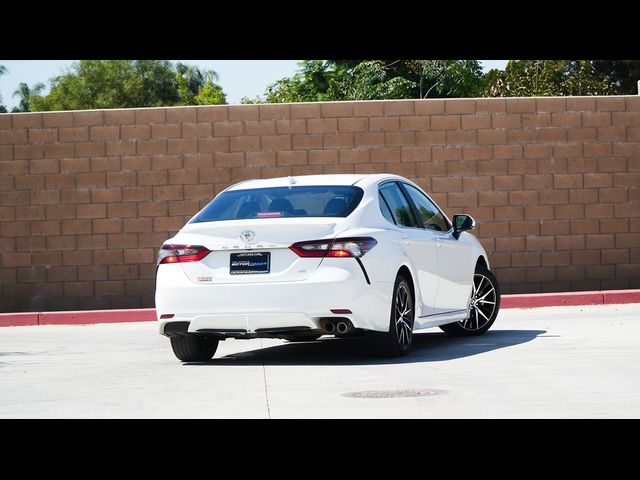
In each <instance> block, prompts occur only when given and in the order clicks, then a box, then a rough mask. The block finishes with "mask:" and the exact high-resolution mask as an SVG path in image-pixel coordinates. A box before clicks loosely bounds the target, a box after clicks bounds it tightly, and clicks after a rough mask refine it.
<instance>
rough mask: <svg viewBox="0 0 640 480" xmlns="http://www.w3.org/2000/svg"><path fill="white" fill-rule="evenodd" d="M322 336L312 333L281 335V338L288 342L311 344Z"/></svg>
mask: <svg viewBox="0 0 640 480" xmlns="http://www.w3.org/2000/svg"><path fill="white" fill-rule="evenodd" d="M321 336H322V334H321V333H313V334H307V335H304V334H302V335H283V336H282V338H283V339H284V340H287V341H288V342H313V341H315V340H317V339H319V338H320V337H321Z"/></svg>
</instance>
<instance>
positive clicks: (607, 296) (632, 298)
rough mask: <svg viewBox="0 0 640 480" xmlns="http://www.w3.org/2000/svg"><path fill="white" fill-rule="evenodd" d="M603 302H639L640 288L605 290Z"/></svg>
mask: <svg viewBox="0 0 640 480" xmlns="http://www.w3.org/2000/svg"><path fill="white" fill-rule="evenodd" d="M602 294H603V295H604V303H607V304H610V303H640V290H605V291H603V292H602Z"/></svg>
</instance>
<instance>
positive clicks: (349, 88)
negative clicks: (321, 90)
mask: <svg viewBox="0 0 640 480" xmlns="http://www.w3.org/2000/svg"><path fill="white" fill-rule="evenodd" d="M415 86H416V83H415V82H413V81H411V80H407V79H406V78H403V77H400V76H393V74H392V72H390V70H389V69H387V68H385V65H384V63H383V62H382V61H380V60H373V61H366V62H362V63H359V64H358V65H357V66H356V67H355V68H353V69H349V70H347V71H346V72H344V73H343V74H342V75H339V76H337V78H336V79H335V80H334V82H333V83H332V84H331V85H329V88H328V93H329V97H330V98H331V99H332V100H382V99H395V98H410V97H411V91H412V89H414V88H415Z"/></svg>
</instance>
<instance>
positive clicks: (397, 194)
mask: <svg viewBox="0 0 640 480" xmlns="http://www.w3.org/2000/svg"><path fill="white" fill-rule="evenodd" d="M379 192H380V195H382V198H383V199H384V200H386V202H387V205H388V207H389V209H390V210H391V215H392V216H393V219H394V221H395V223H396V224H397V225H400V226H403V227H417V226H418V222H417V221H416V218H415V217H414V216H413V211H412V210H411V206H410V205H409V201H408V200H407V198H406V197H405V196H404V193H402V190H400V187H399V186H398V184H397V183H396V182H389V183H385V184H384V185H382V186H381V187H380V190H379ZM381 208H382V206H381ZM382 214H383V215H384V210H383V212H382Z"/></svg>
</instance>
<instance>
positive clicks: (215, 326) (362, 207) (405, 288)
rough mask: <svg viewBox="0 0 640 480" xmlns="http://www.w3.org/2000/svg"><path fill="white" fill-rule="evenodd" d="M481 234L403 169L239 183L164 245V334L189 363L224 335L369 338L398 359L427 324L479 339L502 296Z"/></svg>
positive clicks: (159, 302)
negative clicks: (477, 235)
mask: <svg viewBox="0 0 640 480" xmlns="http://www.w3.org/2000/svg"><path fill="white" fill-rule="evenodd" d="M474 226H475V222H474V220H473V218H472V217H470V216H469V215H455V216H454V217H453V222H451V221H450V220H449V218H447V216H446V215H445V214H444V213H443V212H442V210H441V209H440V208H438V206H437V205H436V204H435V202H434V201H433V200H431V198H430V197H429V196H428V195H427V194H426V193H425V192H424V191H423V190H422V189H421V188H420V187H419V186H418V185H416V184H415V183H413V182H411V181H409V180H407V179H406V178H403V177H400V176H397V175H390V174H376V175H309V176H299V177H283V178H274V179H266V180H249V181H245V182H240V183H237V184H235V185H233V186H231V187H229V188H227V189H226V190H224V191H223V192H221V193H220V194H219V195H217V196H216V197H215V198H214V199H213V200H212V201H211V202H210V203H209V204H208V205H207V206H206V207H204V208H203V209H202V210H201V211H200V212H198V213H197V214H196V215H195V216H194V217H193V218H192V219H191V220H190V221H189V222H188V223H187V224H186V225H185V226H184V227H183V228H182V229H181V230H180V231H179V232H178V233H177V234H176V235H175V236H174V237H173V238H170V239H168V240H167V241H166V242H165V244H164V245H162V248H161V249H160V252H159V256H158V270H157V280H156V296H155V301H156V310H157V316H158V322H159V329H160V333H161V334H163V335H165V336H167V337H169V338H170V340H171V346H172V347H173V351H174V353H175V355H176V357H178V359H180V360H182V361H206V360H210V359H211V358H212V357H213V355H214V353H215V351H216V348H217V346H218V342H219V341H220V340H225V339H227V338H237V339H243V338H244V339H248V338H257V337H270V338H284V339H287V340H290V341H311V340H315V339H317V338H319V337H320V336H322V335H328V334H329V335H335V336H338V337H346V336H365V335H366V336H367V337H368V339H369V341H370V342H371V345H372V346H373V347H374V351H376V352H378V353H380V354H384V355H391V356H393V355H404V354H406V353H407V352H408V351H409V350H410V347H411V340H412V335H413V332H414V331H415V330H419V329H423V328H429V327H436V326H438V327H440V328H441V329H442V330H444V331H445V332H447V333H449V334H452V335H479V334H482V333H484V332H486V331H487V330H488V329H489V327H491V325H492V324H493V322H494V320H495V318H496V316H497V314H498V309H499V307H500V290H499V287H498V283H497V281H496V278H495V276H494V275H493V273H491V271H490V270H489V260H488V258H487V253H486V252H485V250H484V249H483V248H482V245H481V244H480V242H479V241H478V240H477V239H476V238H475V237H474V236H473V235H471V234H470V233H468V232H467V231H468V230H471V229H473V228H474Z"/></svg>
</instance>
